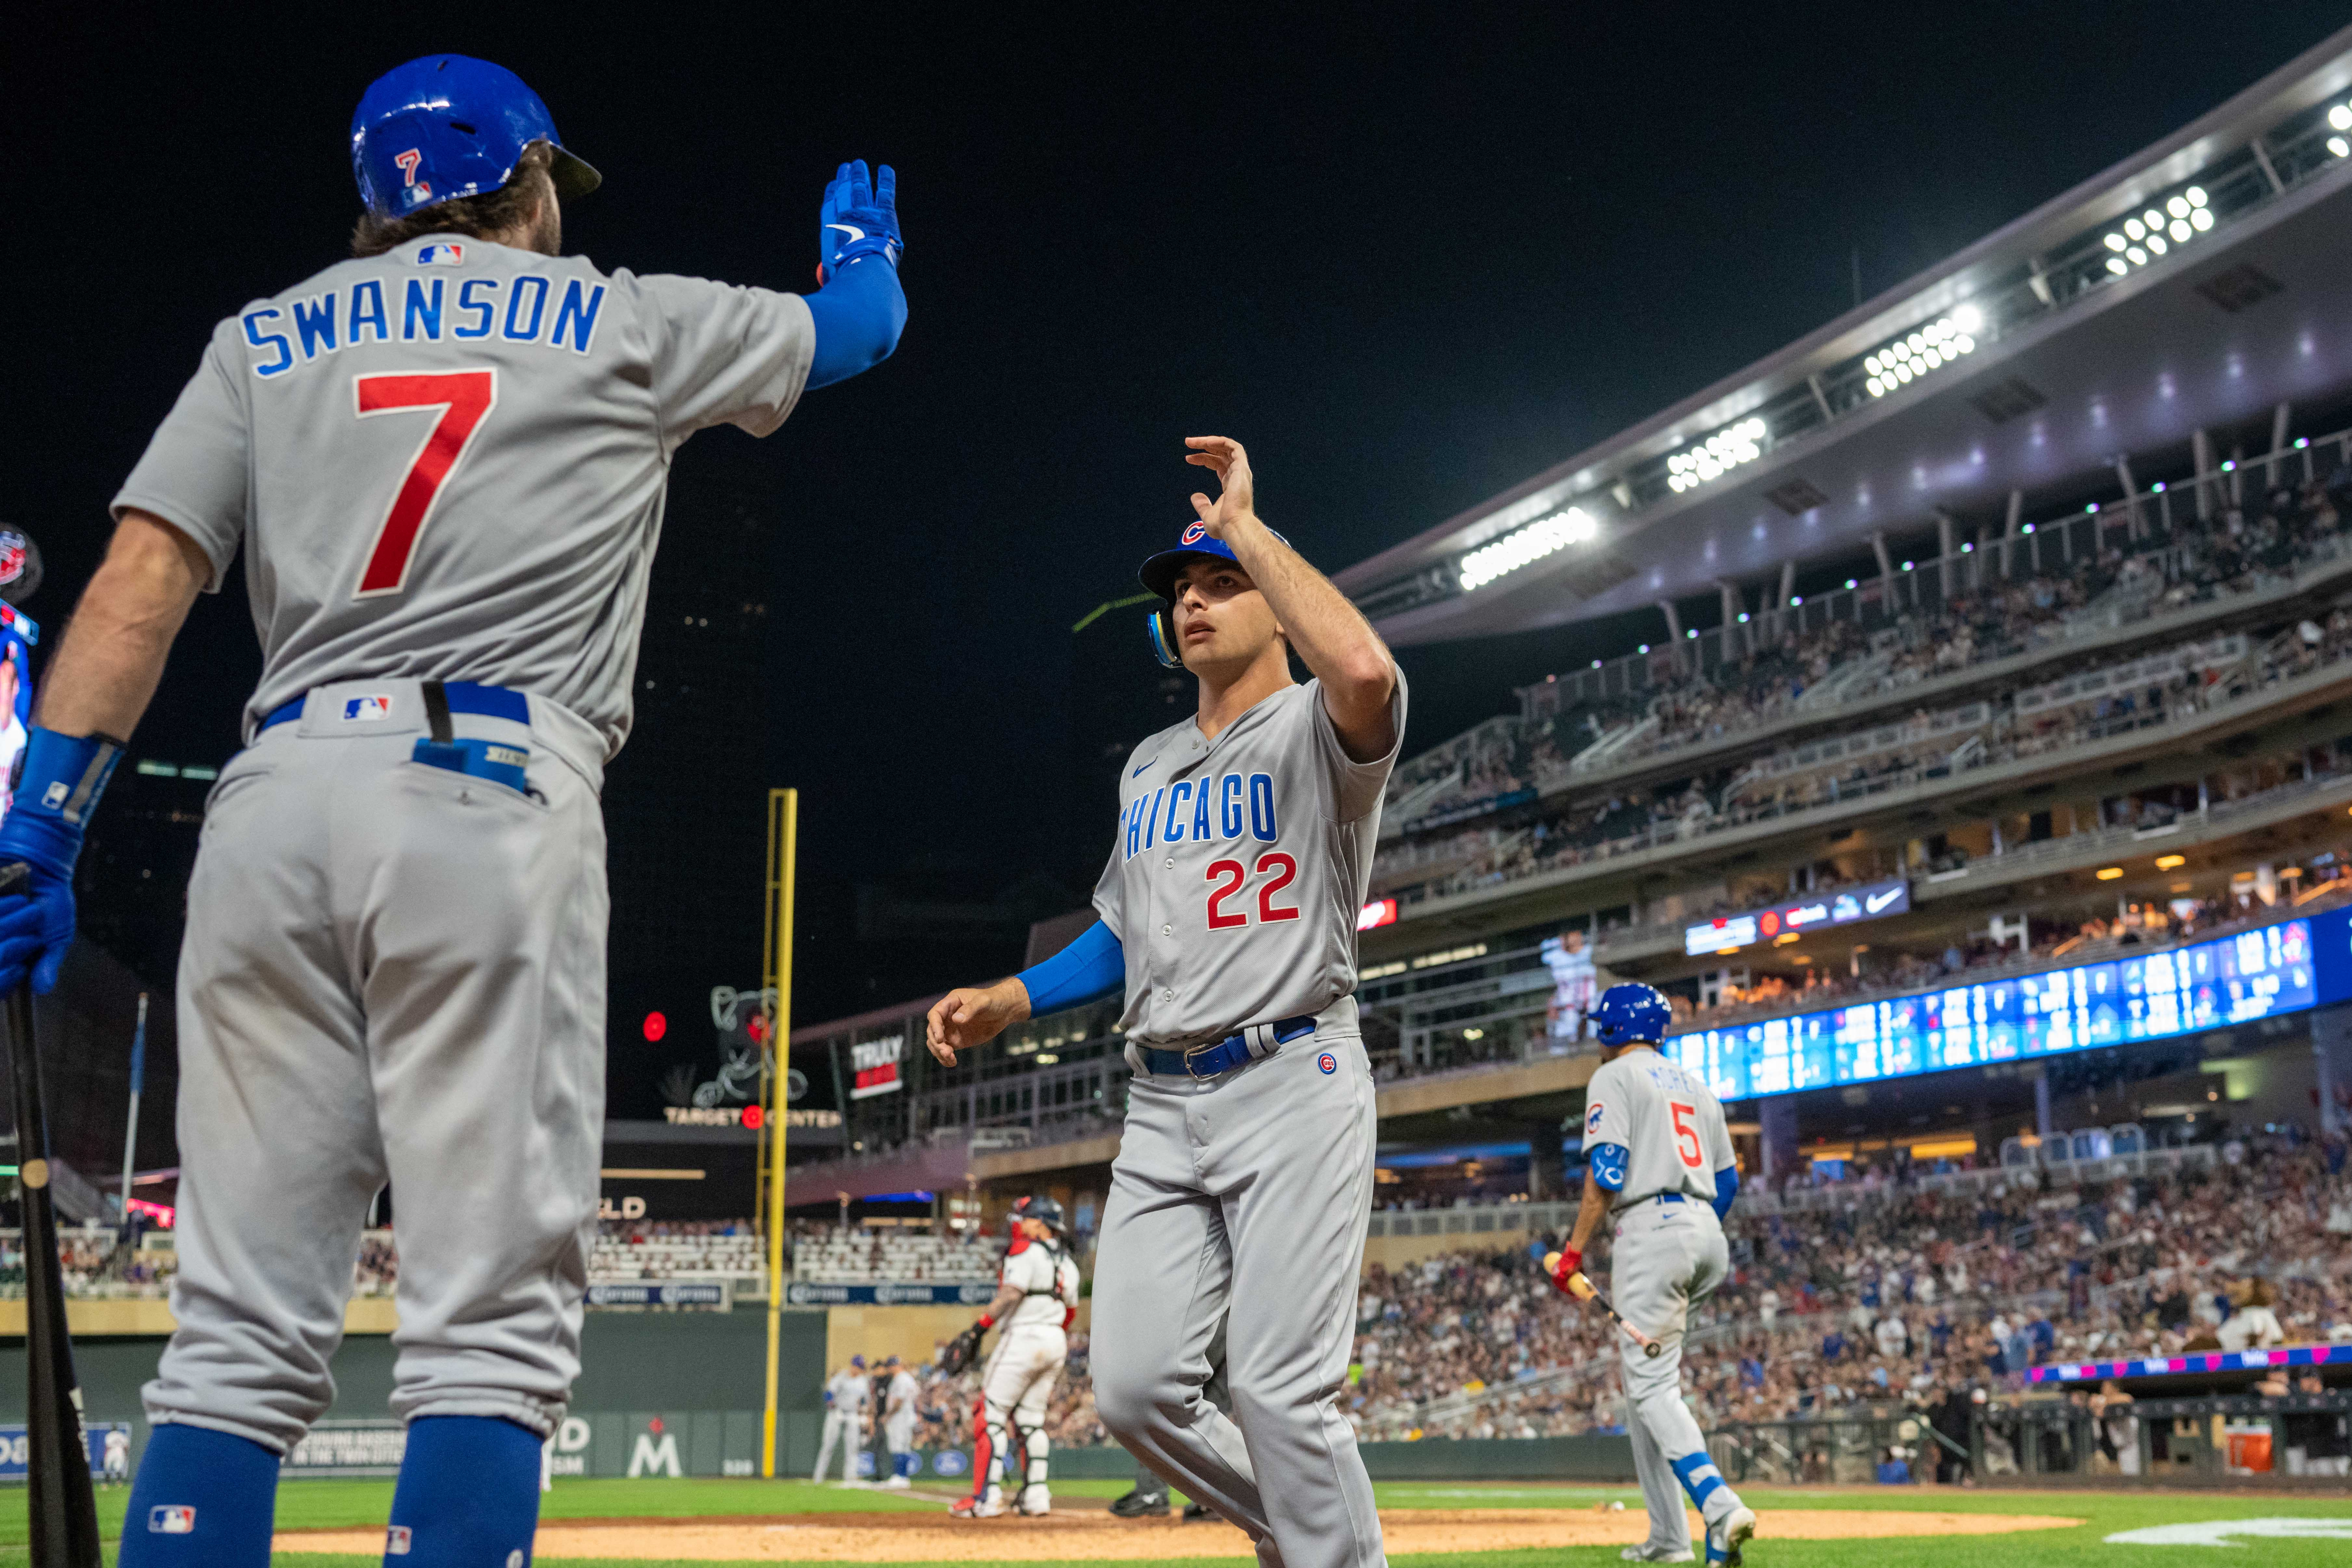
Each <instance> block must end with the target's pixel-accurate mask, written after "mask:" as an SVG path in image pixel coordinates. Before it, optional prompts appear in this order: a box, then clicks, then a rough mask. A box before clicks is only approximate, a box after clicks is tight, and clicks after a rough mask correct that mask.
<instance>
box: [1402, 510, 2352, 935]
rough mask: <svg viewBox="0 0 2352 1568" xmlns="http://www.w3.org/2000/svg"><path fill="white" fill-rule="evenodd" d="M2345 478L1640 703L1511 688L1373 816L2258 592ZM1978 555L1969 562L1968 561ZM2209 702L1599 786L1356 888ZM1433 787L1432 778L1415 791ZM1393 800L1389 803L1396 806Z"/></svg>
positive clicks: (1720, 823) (1547, 861)
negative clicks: (1667, 780) (1824, 697)
mask: <svg viewBox="0 0 2352 1568" xmlns="http://www.w3.org/2000/svg"><path fill="white" fill-rule="evenodd" d="M2347 482H2352V475H2347V473H2346V472H2345V471H2344V470H2338V471H2337V473H2336V474H2335V475H2332V476H2330V478H2329V479H2327V480H2326V481H2315V482H2313V483H2311V484H2307V485H2305V486H2302V487H2300V488H2298V489H2287V488H2282V489H2277V490H2274V491H2273V492H2272V493H2271V494H2270V495H2269V496H2268V497H2267V498H2258V499H2257V501H2256V508H2255V510H2254V511H2253V513H2252V516H2251V517H2249V516H2248V514H2247V513H2246V512H2245V511H2243V510H2240V509H2238V508H2235V507H2228V508H2224V509H2222V510H2221V512H2220V513H2219V515H2217V516H2216V517H2214V518H2213V519H2212V520H2211V521H2210V522H2206V523H2198V522H2195V521H2182V522H2180V523H2179V524H2178V525H2177V526H2176V527H2175V528H2174V530H2173V531H2171V532H2170V533H2169V534H2166V535H2162V536H2160V537H2158V536H2157V535H2154V534H2153V533H2151V534H2149V535H2148V536H2146V537H2143V538H2142V539H2140V540H2138V541H2137V542H2136V544H2137V546H2138V548H2137V549H2136V551H2135V552H2130V553H2126V551H2125V550H2124V549H2123V547H2122V543H2121V542H2113V541H2110V542H2107V543H2106V544H2105V546H2104V547H2103V548H2102V549H2100V550H2099V551H2098V552H2096V554H2095V555H2093V554H2090V553H2088V552H2086V553H2085V555H2084V558H2083V559H2081V560H2080V561H2077V562H2076V563H2074V564H2073V565H2072V566H2071V567H2064V568H2060V567H2054V566H2053V568H2052V569H2050V570H2048V571H2045V572H2044V573H2042V574H2037V575H2032V576H2026V577H2022V578H2011V579H2009V580H1996V581H1990V582H1984V583H1979V584H1973V585H1964V586H1962V587H1961V588H1959V590H1958V591H1957V592H1955V593H1954V594H1953V595H1952V596H1951V597H1950V598H1949V599H1948V600H1944V601H1942V602H1938V603H1933V604H1930V603H1928V602H1927V601H1926V599H1925V598H1924V596H1923V597H1922V598H1921V602H1920V603H1918V604H1917V605H1914V606H1911V607H1907V608H1905V609H1903V610H1902V611H1901V613H1899V614H1897V615H1895V616H1894V617H1893V618H1892V619H1891V621H1890V622H1889V623H1888V624H1886V625H1885V626H1881V627H1880V628H1879V629H1878V630H1876V631H1875V632H1874V633H1871V634H1868V635H1865V634H1864V632H1863V631H1862V630H1861V629H1860V627H1859V626H1857V625H1856V624H1855V623H1854V622H1853V621H1841V620H1832V621H1831V622H1829V623H1828V624H1826V625H1822V626H1812V627H1810V628H1808V629H1806V630H1804V631H1801V632H1800V631H1796V630H1782V631H1781V632H1780V634H1779V635H1778V636H1777V637H1774V636H1771V635H1769V634H1768V633H1766V632H1765V631H1764V630H1763V629H1762V628H1761V627H1760V626H1759V627H1758V628H1754V629H1755V631H1756V636H1755V638H1754V644H1753V646H1752V647H1750V648H1749V649H1748V651H1746V652H1745V653H1743V654H1741V655H1740V656H1739V657H1738V658H1733V659H1727V660H1726V661H1724V662H1721V663H1719V664H1717V665H1716V666H1714V667H1713V668H1699V665H1700V661H1699V660H1697V659H1696V658H1686V657H1685V656H1683V655H1682V654H1681V653H1679V652H1678V651H1676V650H1673V649H1669V648H1665V647H1661V648H1660V649H1659V650H1658V651H1657V653H1655V654H1654V655H1653V656H1651V657H1650V658H1649V661H1648V663H1649V669H1650V672H1651V676H1652V680H1653V683H1654V684H1653V685H1652V686H1651V688H1650V689H1648V690H1647V691H1644V692H1643V693H1639V694H1632V695H1623V696H1611V697H1607V698H1600V699H1576V700H1566V699H1563V698H1561V697H1559V696H1555V695H1552V694H1553V693H1556V692H1558V691H1559V690H1560V688H1559V686H1558V685H1557V683H1553V684H1550V685H1539V686H1537V687H1533V688H1530V689H1528V694H1527V698H1526V700H1525V701H1524V702H1523V714H1522V716H1521V718H1520V719H1519V721H1517V722H1516V723H1512V722H1508V721H1490V722H1489V723H1488V724H1486V725H1482V726H1481V727H1480V728H1479V730H1477V731H1473V732H1472V734H1471V735H1468V736H1464V737H1457V738H1456V740H1455V741H1454V742H1447V744H1446V745H1444V746H1442V747H1439V748H1436V749H1434V750H1433V752H1429V753H1425V754H1424V755H1423V757H1421V758H1415V759H1413V760H1412V762H1409V763H1406V764H1405V765H1403V766H1402V767H1400V768H1399V769H1398V770H1397V773H1396V777H1395V779H1394V780H1392V781H1391V787H1390V800H1391V814H1390V816H1389V817H1388V820H1389V822H1391V823H1392V824H1394V825H1395V826H1396V827H1397V828H1399V829H1406V830H1410V829H1411V828H1412V825H1413V824H1416V823H1425V822H1427V821H1428V819H1430V818H1432V817H1437V816H1442V814H1444V813H1445V812H1446V811H1448V810H1449V809H1455V808H1460V807H1462V806H1464V805H1466V804H1470V803H1475V802H1478V801H1481V800H1496V799H1507V798H1508V797H1511V796H1513V795H1517V794H1519V793H1522V792H1525V791H1527V790H1529V789H1533V790H1535V791H1536V792H1537V793H1538V794H1548V793H1550V792H1552V791H1554V790H1557V789H1559V788H1561V787H1563V786H1564V785H1566V784H1569V783H1570V778H1571V772H1572V770H1571V764H1572V763H1573V762H1574V761H1575V759H1576V758H1577V757H1578V756H1579V755H1580V754H1581V753H1582V752H1584V751H1586V750H1587V749H1589V748H1591V747H1593V746H1596V745H1599V744H1601V742H1612V741H1613V742H1614V743H1613V744H1612V746H1611V748H1610V751H1609V756H1610V760H1611V761H1612V763H1613V762H1618V761H1630V760H1633V759H1634V758H1636V757H1640V756H1646V755H1652V754H1655V753H1659V752H1671V751H1674V750H1677V749H1681V748H1684V747H1687V746H1689V745H1692V744H1694V743H1696V742H1702V741H1707V740H1712V739H1716V738H1718V737H1721V736H1723V735H1727V734H1730V733H1734V732H1736V731H1741V730H1746V729H1751V728H1754V727H1756V726H1759V725H1760V724H1764V723H1767V722H1769V721H1773V720H1775V719H1778V718H1780V717H1781V716H1783V715H1784V714H1786V713H1787V712H1789V711H1790V710H1792V709H1793V708H1794V706H1795V705H1796V703H1797V702H1798V700H1800V699H1801V698H1802V697H1803V696H1804V695H1805V693H1806V692H1807V691H1808V690H1811V689H1814V688H1815V687H1818V686H1821V685H1822V684H1823V683H1824V682H1834V683H1835V686H1836V695H1837V699H1838V700H1839V701H1840V702H1842V703H1843V702H1852V701H1856V700H1866V699H1869V698H1872V697H1875V696H1880V695H1884V694H1885V693H1887V692H1890V691H1895V690H1899V689H1902V688H1904V687H1906V686H1908V685H1912V684H1916V683H1917V682H1918V681H1921V680H1924V679H1929V678H1931V677H1934V676H1937V675H1941V674H1948V673H1951V672H1953V671H1955V670H1958V669H1961V668H1968V667H1969V666H1972V665H1979V664H1983V663H1987V662H1990V661H1991V660H1994V659H1998V658H2007V657H2009V656H2011V655H2013V654H2016V653H2020V652H2022V651H2024V650H2026V649H2028V648H2030V647H2033V646H2035V645H2036V644H2037V643H2041V642H2046V641H2048V640H2051V639H2052V638H2053V637H2059V636H2063V635H2072V633H2073V632H2074V630H2076V629H2077V628H2080V627H2083V626H2093V625H2095V626H2107V625H2113V624H2117V623H2118V622H2119V621H2120V620H2123V619H2128V618H2133V617H2136V616H2139V615H2144V614H2147V613H2151V612H2153V611H2156V610H2159V609H2166V608H2178V607H2180V606H2183V605H2191V604H2196V603H2200V602H2204V601H2207V600H2210V599H2214V598H2218V597H2222V596H2225V595H2238V594H2246V593H2252V592H2255V591H2258V590H2261V589H2264V588H2267V587H2271V586H2273V585H2275V584H2278V583H2280V582H2282V581H2284V579H2285V577H2286V576H2287V575H2288V574H2291V573H2293V572H2294V571H2295V570H2296V569H2298V568H2300V567H2302V566H2305V565H2308V564H2311V563H2315V562H2318V561H2320V560H2322V559H2324V558H2329V559H2332V558H2333V556H2334V554H2335V553H2336V552H2337V551H2338V549H2339V548H2340V545H2341V540H2342V523H2341V517H2340V515H2339V510H2338V502H2339V500H2342V499H2343V496H2342V493H2341V492H2342V491H2343V490H2344V489H2345V488H2346V485H2347ZM2102 532H2104V530H2103V531H2102ZM2011 548H2012V549H2014V548H2016V547H2015V546H2014V544H2012V546H2011ZM1991 553H1992V552H1990V551H1989V552H1986V557H1987V559H1990V556H1991ZM1963 559H1964V561H1965V558H1963ZM2012 564H2015V563H2012ZM1966 571H1967V568H1966V566H1965V565H1963V566H1962V567H1961V572H1963V573H1965V572H1966ZM1919 575H1920V577H1921V578H1922V579H1923V580H1924V579H1932V578H1934V577H1935V576H1936V575H1937V574H1936V572H1935V569H1934V568H1933V567H1932V566H1931V567H1929V568H1928V569H1927V571H1925V572H1923V573H1922V574H1919ZM1870 593H1871V590H1869V589H1865V590H1864V594H1865V595H1869V594H1870ZM1897 597H1898V599H1899V597H1900V595H1899V593H1898V595H1897ZM2304 630H2305V639H2304V640H2303V641H2302V642H2301V643H2300V644H2298V645H2297V646H2294V647H2291V648H2290V649H2289V650H2287V651H2286V652H2285V653H2284V655H2283V656H2281V657H2280V658H2277V659H2274V660H2273V667H2266V668H2264V669H2263V671H2262V672H2261V674H2260V679H2261V680H2262V682H2263V683H2267V682H2269V681H2271V680H2274V679H2282V678H2284V677H2285V676H2288V675H2292V674H2295V673H2300V672H2301V671H2302V670H2303V669H2305V668H2315V667H2316V666H2317V665H2318V664H2321V663H2326V662H2332V661H2333V660H2335V659H2336V658H2340V657H2342V655H2343V653H2344V651H2345V649H2346V647H2347V644H2352V621H2347V617H2346V616H2345V615H2344V614H2343V613H2342V612H2338V613H2337V614H2336V616H2335V617H2334V618H2333V619H2332V620H2331V621H2330V623H2329V624H2328V625H2327V626H2325V627H2314V626H2312V625H2311V624H2309V623H2306V624H2305V627H2304ZM2315 632H2316V634H2317V635H2313V634H2314V633H2315ZM2202 700H2210V694H2206V693H2201V692H2200V689H2199V686H2198V683H2195V682H2191V681H2187V680H2174V681H2168V682H2160V683H2158V684H2157V685H2156V686H2154V687H2152V688H2151V689H2148V690H2146V691H2139V692H2133V693H2129V694H2120V695H2117V696H2115V697H2103V698H2101V699H2100V700H2097V701H2096V702H2095V703H2093V704H2089V705H2086V706H2085V707H2084V708H2081V709H2074V708H2069V709H2066V710H2062V711H2053V712H2048V713H2043V714H2041V715H2038V716H2036V717H2035V718H2034V719H2033V720H2032V721H2030V722H2026V721H2005V722H2004V723H2003V724H2002V725H2001V726H2000V733H1999V734H1998V735H1997V736H1996V737H1993V738H1992V739H1990V740H1989V741H1988V742H1986V743H1984V744H1981V745H1979V746H1978V747H1977V748H1975V749H1974V751H1973V752H1970V753H1968V754H1956V753H1955V752H1954V750H1952V749H1947V748H1938V747H1932V746H1927V747H1919V748H1912V749H1896V750H1894V751H1891V752H1886V753H1885V754H1882V755H1877V756H1874V757H1871V758H1869V759H1867V760H1862V761H1857V762H1856V763H1854V765H1853V766H1851V767H1848V768H1843V769H1831V770H1815V771H1812V772H1811V773H1806V774H1804V775H1803V776H1801V777H1797V778H1792V779H1790V780H1789V781H1787V782H1786V783H1783V784H1780V785H1778V786H1777V787H1774V788H1771V789H1769V791H1765V792H1758V791H1754V790H1747V789H1743V790H1739V791H1737V792H1735V790H1734V788H1733V786H1734V785H1735V784H1744V783H1747V782H1748V781H1747V780H1744V779H1742V778H1741V777H1740V776H1739V775H1738V774H1736V773H1731V772H1729V771H1722V772H1718V773H1712V774H1702V775H1700V776H1695V777H1693V778H1691V779H1688V780H1685V781H1682V782H1681V783H1679V784H1674V785H1670V786H1665V787H1664V788H1661V789H1656V790H1626V791H1622V792H1617V793H1613V794H1612V795H1607V796H1604V797H1601V798H1599V799H1595V800H1591V801H1588V802H1584V803H1580V804H1579V805H1572V806H1570V807H1568V808H1565V809H1562V810H1559V811H1557V812H1552V813H1549V814H1546V815H1545V816H1542V817H1541V818H1539V819H1538V821H1536V822H1535V823H1533V824H1531V825H1525V826H1511V827H1507V828H1496V827H1486V828H1468V829H1464V830H1461V831H1459V832H1456V833H1454V834H1452V835H1449V836H1447V837H1445V838H1444V840H1442V841H1441V842H1439V843H1435V844H1433V843H1430V842H1428V841H1426V840H1424V841H1422V842H1419V843H1415V844H1412V845H1410V846H1399V845H1396V844H1395V842H1394V841H1393V840H1391V846H1390V847H1386V848H1384V849H1383V850H1382V852H1381V858H1380V860H1379V862H1378V863H1377V865H1376V870H1375V887H1376V889H1379V890H1383V891H1389V890H1395V889H1396V888H1397V887H1398V886H1402V885H1403V884H1402V882H1400V876H1401V874H1402V873H1405V872H1409V871H1411V870H1412V869H1414V868H1423V867H1432V868H1435V867H1441V866H1442V867H1443V869H1442V870H1436V869H1433V872H1432V877H1431V879H1429V880H1428V881H1427V885H1424V886H1420V887H1417V888H1414V889H1412V891H1413V892H1414V894H1415V895H1416V896H1423V897H1426V896H1438V895H1442V894H1444V893H1453V892H1460V891H1465V890H1467V889H1470V888H1473V887H1476V886H1479V885H1482V884H1484V883H1488V882H1496V881H1507V880H1511V879H1516V878H1517V877H1522V876H1527V875H1530V874H1533V873H1535V872H1538V871H1543V870H1549V869H1551V868H1555V867H1558V866H1562V865H1570V864H1575V863H1579V862H1580V861H1583V860H1589V859H1593V858H1601V857H1603V856H1606V855H1610V854H1614V853H1622V851H1623V850H1624V849H1626V848H1630V847H1642V846H1644V845H1647V844H1649V843H1652V842H1655V841H1657V840H1659V839H1660V838H1662V837H1678V836H1680V835H1683V834H1685V833H1690V832H1695V831H1696V832H1705V831H1713V830H1717V829H1719V828H1721V827H1725V826H1738V825H1739V824H1741V823H1744V822H1747V821H1751V820H1755V819H1756V818H1757V817H1759V816H1774V815H1779V814H1780V813H1783V812H1787V811H1790V810H1801V809H1805V808H1807V807H1810V806H1813V805H1820V804H1823V803H1825V802H1830V801H1835V800H1839V799H1845V798H1851V797H1852V796H1853V795H1854V794H1855V793H1857V792H1861V793H1876V792H1878V791H1881V790H1884V789H1887V788H1891V787H1895V786H1896V785H1899V784H1908V783H1914V782H1917V781H1918V780H1920V779H1923V778H1930V777H1936V776H1940V775H1941V774H1943V773H1948V772H1954V771H1959V770H1960V769H1961V768H1964V767H1977V766H1982V765H1985V764H1987V763H1992V762H2002V761H2009V760H2012V759H2014V758H2016V757H2019V756H2030V755H2033V754H2036V753H2038V752H2044V751H2048V750H2052V749H2054V748H2056V747H2058V746H2062V745H2066V744H2072V743H2079V742H2083V741H2086V740H2094V739H2098V738H2100V737H2102V736H2104V735H2107V734H2112V733H2116V732H2117V731H2119V730H2120V729H2124V728H2136V727H2138V726H2140V725H2144V724H2148V723H2154V722H2160V721H2163V720H2165V719H2167V718H2170V717H2175V716H2178V715H2179V713H2181V712H2182V711H2184V710H2189V709H2193V708H2194V707H2196V706H2200V705H2201V701H2202ZM1918 717H1919V718H1920V719H1922V720H1925V719H1927V718H1928V717H1929V716H1928V715H1926V714H1921V715H1919V716H1918ZM1632 731H1641V732H1640V733H1638V734H1637V733H1633V732H1632ZM1751 771H1752V770H1751ZM1437 779H1444V780H1450V781H1451V782H1450V783H1448V784H1446V785H1445V786H1444V788H1443V789H1442V790H1441V791H1439V792H1438V793H1435V794H1432V793H1431V789H1432V784H1433V780H1437ZM1759 795H1760V798H1759ZM1399 803H1403V804H1404V805H1406V807H1407V809H1405V810H1404V811H1402V812H1398V811H1396V810H1395V809H1394V808H1395V806H1396V805H1398V804H1399ZM1400 850H1402V851H1403V852H1402V853H1400V852H1399V851H1400Z"/></svg>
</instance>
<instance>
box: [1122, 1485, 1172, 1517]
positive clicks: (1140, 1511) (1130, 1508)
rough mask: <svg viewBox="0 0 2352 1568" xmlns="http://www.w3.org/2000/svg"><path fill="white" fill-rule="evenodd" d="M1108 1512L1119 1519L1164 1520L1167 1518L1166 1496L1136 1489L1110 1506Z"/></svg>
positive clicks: (1165, 1494) (1162, 1493)
mask: <svg viewBox="0 0 2352 1568" xmlns="http://www.w3.org/2000/svg"><path fill="white" fill-rule="evenodd" d="M1110 1511H1111V1512H1112V1513H1113V1514H1115V1515H1117V1516H1118V1518H1120V1519H1143V1518H1147V1517H1149V1518H1152V1519H1165V1518H1167V1517H1168V1494H1167V1493H1166V1492H1164V1491H1158V1492H1148V1491H1145V1490H1144V1489H1142V1488H1141V1487H1138V1488H1136V1489H1134V1490H1133V1491H1131V1492H1129V1493H1128V1494H1127V1495H1126V1496H1125V1497H1122V1498H1120V1499H1119V1500H1118V1501H1117V1502H1114V1503H1112V1504H1111V1505H1110Z"/></svg>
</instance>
